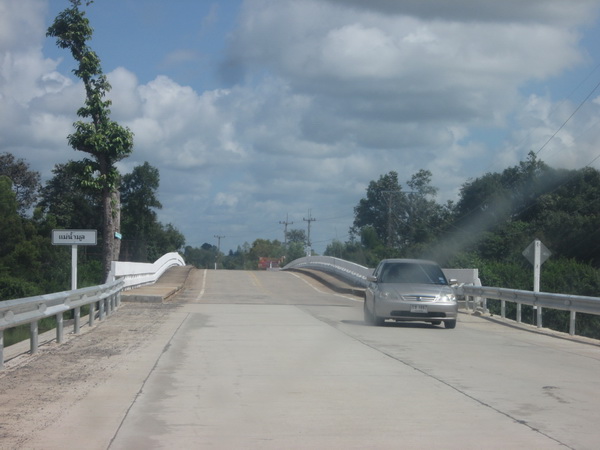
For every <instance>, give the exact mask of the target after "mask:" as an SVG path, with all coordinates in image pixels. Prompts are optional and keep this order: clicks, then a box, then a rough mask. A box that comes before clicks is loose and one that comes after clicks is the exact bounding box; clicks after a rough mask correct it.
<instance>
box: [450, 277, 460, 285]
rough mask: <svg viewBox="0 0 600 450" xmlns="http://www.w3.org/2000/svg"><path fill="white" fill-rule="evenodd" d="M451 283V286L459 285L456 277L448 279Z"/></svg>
mask: <svg viewBox="0 0 600 450" xmlns="http://www.w3.org/2000/svg"><path fill="white" fill-rule="evenodd" d="M448 281H449V282H450V283H449V284H450V286H457V285H458V280H456V279H454V278H450V280H448Z"/></svg>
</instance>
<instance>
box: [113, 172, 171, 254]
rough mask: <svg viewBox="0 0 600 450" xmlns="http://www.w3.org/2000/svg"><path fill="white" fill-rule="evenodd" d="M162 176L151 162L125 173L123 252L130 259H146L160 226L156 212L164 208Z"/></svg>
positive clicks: (122, 184)
mask: <svg viewBox="0 0 600 450" xmlns="http://www.w3.org/2000/svg"><path fill="white" fill-rule="evenodd" d="M159 184H160V175H159V172H158V169H157V168H156V167H152V166H151V165H150V164H148V162H145V163H144V164H143V165H141V166H137V167H135V168H134V169H133V171H132V172H131V173H130V174H127V175H124V176H123V181H122V183H121V192H122V194H121V202H122V205H123V211H122V216H123V223H122V225H123V226H122V229H123V238H124V245H123V247H124V248H123V252H122V256H125V258H124V259H126V260H128V261H142V262H144V261H146V260H147V258H148V249H147V245H148V239H149V237H150V235H151V233H152V231H153V229H154V228H155V226H156V222H157V219H156V212H155V211H154V209H160V208H162V205H161V203H160V201H159V200H158V197H157V194H156V191H157V190H158V186H159Z"/></svg>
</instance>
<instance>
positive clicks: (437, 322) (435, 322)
mask: <svg viewBox="0 0 600 450" xmlns="http://www.w3.org/2000/svg"><path fill="white" fill-rule="evenodd" d="M441 323H442V321H441V320H432V321H431V325H434V326H435V325H441Z"/></svg>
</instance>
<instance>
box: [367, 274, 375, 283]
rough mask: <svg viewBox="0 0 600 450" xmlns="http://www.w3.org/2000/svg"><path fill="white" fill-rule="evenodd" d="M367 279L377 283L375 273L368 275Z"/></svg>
mask: <svg viewBox="0 0 600 450" xmlns="http://www.w3.org/2000/svg"><path fill="white" fill-rule="evenodd" d="M367 281H368V282H370V283H377V277H376V276H375V275H367Z"/></svg>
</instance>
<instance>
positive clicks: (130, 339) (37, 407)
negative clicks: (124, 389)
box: [0, 302, 178, 449]
mask: <svg viewBox="0 0 600 450" xmlns="http://www.w3.org/2000/svg"><path fill="white" fill-rule="evenodd" d="M177 308H178V306H177V303H176V302H170V303H165V304H160V303H159V304H139V303H123V304H122V305H121V307H120V308H119V309H118V311H117V312H116V313H115V314H113V315H111V316H110V317H109V318H108V319H107V320H104V321H103V322H100V323H98V322H97V324H96V325H95V326H94V327H92V328H91V329H90V328H88V327H87V326H86V327H84V328H82V333H81V334H80V335H77V336H75V335H72V334H69V335H67V340H66V342H65V343H63V344H61V345H58V344H56V342H55V341H54V342H50V343H46V344H44V345H42V346H40V348H39V351H38V353H36V354H35V355H29V354H21V355H19V356H17V357H14V358H12V359H9V360H8V361H7V362H6V364H5V369H4V370H2V371H0V409H1V411H2V413H1V414H0V448H2V449H13V448H14V449H17V448H24V447H27V441H28V440H29V439H30V438H32V436H34V435H39V434H41V433H44V430H46V429H48V428H49V427H52V425H53V424H54V423H57V422H58V421H60V420H61V416H62V415H63V414H64V413H65V412H66V411H68V409H69V408H70V407H71V406H72V405H74V404H75V403H77V402H78V401H80V400H81V399H82V398H84V397H85V396H86V394H87V393H88V391H89V390H90V389H92V388H94V387H96V386H98V385H100V384H103V383H108V382H109V381H110V382H118V380H110V376H109V374H110V373H111V371H114V370H116V368H118V367H119V366H122V365H123V364H125V363H126V362H127V361H128V360H129V359H131V357H132V355H134V354H136V353H139V352H140V351H141V350H142V349H143V347H144V346H147V345H149V343H150V342H151V340H152V337H153V335H154V333H155V332H156V330H157V328H159V327H160V326H161V325H162V324H163V323H164V322H165V321H166V320H167V319H168V317H169V316H170V315H171V313H172V312H173V311H175V310H176V309H177Z"/></svg>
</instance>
